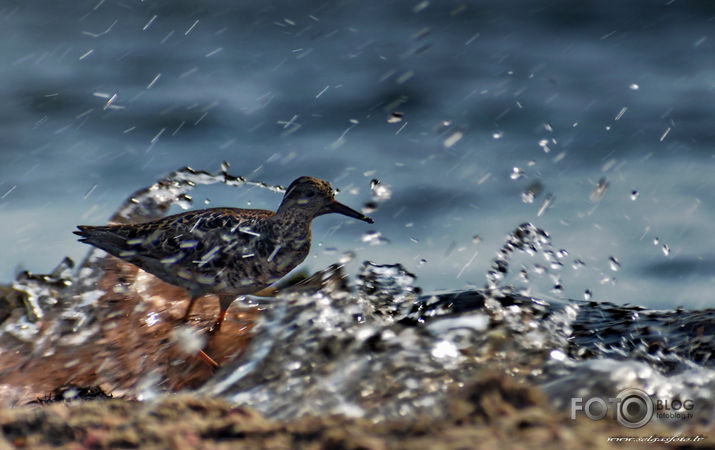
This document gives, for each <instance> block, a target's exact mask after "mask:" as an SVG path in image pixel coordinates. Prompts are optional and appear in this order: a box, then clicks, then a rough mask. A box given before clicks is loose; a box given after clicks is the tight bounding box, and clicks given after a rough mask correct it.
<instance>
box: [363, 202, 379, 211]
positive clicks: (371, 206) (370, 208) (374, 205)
mask: <svg viewBox="0 0 715 450" xmlns="http://www.w3.org/2000/svg"><path fill="white" fill-rule="evenodd" d="M376 210H377V203H375V202H367V203H365V204H364V205H362V209H361V212H362V213H363V214H372V213H374V212H375V211H376Z"/></svg>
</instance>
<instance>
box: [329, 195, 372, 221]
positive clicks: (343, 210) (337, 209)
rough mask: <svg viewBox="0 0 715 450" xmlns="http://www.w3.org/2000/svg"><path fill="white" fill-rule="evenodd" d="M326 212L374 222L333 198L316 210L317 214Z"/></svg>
mask: <svg viewBox="0 0 715 450" xmlns="http://www.w3.org/2000/svg"><path fill="white" fill-rule="evenodd" d="M328 213H338V214H342V215H345V216H348V217H354V218H355V219H359V220H362V221H363V222H367V223H375V221H374V220H372V219H371V218H369V217H368V216H366V215H364V214H362V213H359V212H357V211H355V210H354V209H352V208H351V207H349V206H345V205H343V204H342V203H340V202H338V201H336V200H335V199H333V200H331V201H330V203H328V204H327V205H325V206H323V207H322V208H321V209H320V211H319V212H318V215H320V214H328Z"/></svg>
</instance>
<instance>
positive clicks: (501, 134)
mask: <svg viewBox="0 0 715 450" xmlns="http://www.w3.org/2000/svg"><path fill="white" fill-rule="evenodd" d="M503 136H504V133H503V132H501V131H495V132H494V133H492V137H493V138H494V139H501V138H502V137H503Z"/></svg>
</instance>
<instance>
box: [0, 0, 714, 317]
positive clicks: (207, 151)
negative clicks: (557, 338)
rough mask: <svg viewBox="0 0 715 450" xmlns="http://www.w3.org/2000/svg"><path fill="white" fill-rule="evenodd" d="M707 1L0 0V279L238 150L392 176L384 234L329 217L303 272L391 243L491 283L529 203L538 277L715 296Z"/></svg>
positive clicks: (475, 282)
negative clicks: (544, 247) (173, 175)
mask: <svg viewBox="0 0 715 450" xmlns="http://www.w3.org/2000/svg"><path fill="white" fill-rule="evenodd" d="M714 23H715V5H713V3H712V2H709V1H690V2H685V1H666V0H662V1H660V2H652V1H631V2H620V3H617V2H609V3H593V4H588V5H584V4H576V3H573V2H569V1H566V0H564V1H550V2H530V1H520V2H510V3H509V6H504V5H503V4H502V2H498V1H481V2H476V1H475V2H435V1H433V2H426V1H423V2H420V1H417V0H415V1H410V2H407V1H400V2H340V3H331V2H328V3H318V2H307V1H300V2H296V1H284V2H260V3H255V2H253V3H247V4H240V5H236V4H235V2H230V1H209V2H200V3H197V2H189V1H158V2H156V1H143V2H140V1H124V2H120V1H112V0H104V1H101V0H91V1H77V2H71V3H67V2H52V1H38V2H15V1H5V2H3V3H0V25H1V29H2V32H0V33H1V34H2V39H0V56H2V63H1V64H0V95H1V96H2V98H3V102H2V105H0V143H1V145H2V151H1V152H0V218H1V220H0V223H1V225H0V231H2V232H1V233H0V246H1V247H2V248H3V252H2V258H0V279H3V280H11V279H12V278H13V274H14V271H15V270H16V266H17V265H21V266H22V267H24V268H28V269H30V270H32V271H35V272H47V271H49V270H50V269H51V268H52V267H54V266H55V264H56V263H57V261H59V260H60V259H61V258H62V257H63V256H65V255H69V256H72V257H73V258H75V259H81V258H82V256H83V255H84V254H85V252H86V250H87V249H86V248H85V247H84V246H82V245H81V244H79V243H77V242H76V241H75V240H74V237H73V235H72V234H71V230H72V229H73V228H74V226H75V225H77V224H80V223H82V224H100V223H104V222H106V221H107V219H108V217H109V216H110V215H111V213H112V212H113V211H114V210H116V208H117V207H118V205H119V204H120V203H121V202H122V201H123V200H124V199H125V198H126V196H127V195H128V194H129V193H131V192H133V191H134V190H136V189H138V188H141V187H144V186H147V185H150V184H151V183H153V182H154V181H155V180H156V179H158V178H160V177H161V176H163V175H165V174H166V173H168V172H170V171H172V170H175V169H177V168H179V167H182V166H185V165H191V166H193V167H195V168H197V169H206V170H210V171H212V172H213V171H216V170H217V169H218V167H219V165H220V163H221V161H228V162H229V163H230V164H231V172H232V173H235V174H240V175H243V176H246V177H248V178H250V179H253V180H258V181H265V182H267V183H270V184H282V185H287V184H288V183H290V181H292V180H293V179H294V178H296V177H297V176H300V175H312V176H316V177H320V178H324V179H327V180H329V181H330V182H331V183H332V184H333V185H334V187H336V188H339V189H341V193H340V194H339V198H340V200H341V201H343V202H344V203H347V204H350V205H353V206H357V207H359V206H361V205H363V204H364V203H366V202H369V201H371V195H370V181H371V180H372V179H374V178H376V179H378V180H380V181H381V182H382V184H383V185H387V186H389V190H390V193H391V195H390V198H389V199H385V197H387V196H386V195H385V196H383V197H382V198H380V199H379V200H381V201H379V202H378V203H379V204H378V209H377V211H376V212H374V213H373V215H374V217H375V220H376V223H375V225H374V227H373V228H369V230H372V231H377V232H380V233H381V236H382V237H384V238H385V239H373V240H369V239H368V241H367V242H364V241H363V238H362V236H363V233H364V232H365V231H366V229H365V227H363V226H361V225H363V224H357V223H353V222H352V221H350V220H349V219H345V220H343V219H341V218H338V217H324V218H320V219H318V220H317V221H316V223H315V226H314V239H315V242H316V245H315V246H314V248H313V250H312V257H311V258H309V260H308V261H307V262H306V263H305V264H306V266H307V267H309V268H310V269H321V268H324V267H326V266H327V265H328V264H329V263H331V262H334V261H335V260H337V259H338V258H339V257H340V255H341V254H342V253H343V252H345V251H351V250H352V251H355V252H356V253H357V257H356V258H355V259H354V262H353V263H351V265H348V267H347V268H346V271H347V272H352V273H355V272H357V270H358V268H359V263H360V262H361V261H362V260H365V259H369V260H371V261H376V262H379V263H395V262H399V263H402V264H403V265H404V266H405V267H407V268H408V269H409V270H410V271H412V272H414V273H415V274H417V275H418V277H419V280H420V284H421V286H422V287H423V289H425V291H428V292H435V291H439V290H440V289H444V290H447V291H454V290H458V289H461V288H465V287H470V286H477V287H482V286H483V285H484V284H485V281H486V280H485V274H486V273H487V270H488V268H489V266H490V264H491V260H492V259H493V256H494V254H495V252H496V251H497V250H498V249H499V248H500V247H501V246H502V244H503V243H504V239H505V236H506V235H507V234H508V233H510V232H511V231H512V230H513V229H514V228H515V227H516V226H517V225H519V224H521V223H524V222H532V223H534V224H536V225H537V226H539V227H540V228H542V229H544V230H546V231H548V233H549V234H550V235H551V238H552V242H553V245H554V247H555V250H559V249H564V250H566V252H567V254H563V256H562V257H561V258H559V259H558V261H557V262H560V263H561V264H562V265H563V267H562V268H559V267H558V265H556V266H551V264H552V263H553V261H548V260H545V259H544V258H543V256H542V255H541V254H539V255H536V256H535V257H533V258H529V257H523V258H522V259H521V260H519V261H515V262H513V263H512V264H513V267H514V268H520V266H521V265H523V266H524V268H525V270H526V272H527V275H528V278H529V282H528V283H527V282H526V281H523V280H520V279H519V278H518V276H516V275H517V274H518V272H519V270H512V272H511V273H512V274H514V277H513V279H511V280H507V282H508V283H507V284H512V285H514V286H517V287H519V286H520V287H523V288H524V289H529V291H525V293H528V294H531V295H535V296H540V297H542V298H544V297H555V298H576V299H581V298H583V297H584V292H585V291H586V290H589V291H590V292H591V293H592V297H591V299H592V300H596V301H611V302H614V303H618V304H623V303H633V304H643V305H646V306H648V307H651V308H672V307H675V306H677V305H684V306H686V307H688V308H705V307H708V306H712V305H713V303H714V300H715V298H714V297H713V293H712V292H713V288H714V287H715V247H713V245H712V243H713V230H714V228H713V225H712V223H713V221H715V196H714V195H713V192H714V190H715V184H714V183H715V182H714V181H713V176H712V175H713V173H715V153H714V150H713V148H715V147H714V145H713V144H715V127H713V117H715V102H714V101H713V97H714V94H715V64H714V63H713V62H714V61H715V51H714V49H713V45H714V43H713V42H714V40H715V37H714V36H713V33H712V30H713V25H714ZM395 113H399V114H395ZM515 168H516V169H515ZM601 179H603V181H602V182H601V183H600V184H601V186H602V187H606V186H607V187H606V188H605V191H604V190H603V189H600V190H599V189H598V188H597V186H598V185H599V180H601ZM529 188H531V190H532V191H534V197H535V198H534V200H533V203H528V202H524V201H523V200H522V194H523V193H524V192H525V191H527V190H529ZM634 191H635V192H634ZM193 194H194V199H195V202H194V206H195V207H201V206H203V205H204V204H205V203H208V204H210V205H211V206H219V205H232V206H240V207H245V206H247V205H249V204H250V205H251V207H259V208H271V209H273V208H275V207H276V206H277V204H278V203H279V200H280V196H279V195H277V194H275V193H271V192H269V191H265V190H261V189H257V188H254V189H249V188H245V187H244V188H230V187H227V186H224V185H214V186H210V187H202V188H200V189H197V190H196V191H195V192H194V193H193ZM527 197H528V196H527ZM208 199H210V202H209V201H208ZM547 199H551V202H550V205H547V207H546V208H543V206H544V202H545V201H546V200H547ZM527 200H528V198H527ZM547 203H549V202H547ZM540 210H541V214H539V212H540ZM475 236H479V238H480V239H474V237H475ZM368 237H369V236H368ZM475 241H477V242H476V243H475ZM321 242H322V245H317V244H319V243H321ZM371 243H379V244H381V245H370V244H371ZM609 258H614V260H615V261H617V262H616V263H614V262H612V261H609ZM577 260H580V261H582V262H583V263H584V264H585V265H581V264H579V263H578V262H577ZM538 265H541V266H547V268H548V269H549V270H543V271H542V269H541V268H539V267H538ZM574 266H575V267H577V269H574ZM541 272H543V274H541ZM554 286H561V287H562V288H561V289H555V290H554Z"/></svg>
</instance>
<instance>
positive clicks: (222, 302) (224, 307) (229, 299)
mask: <svg viewBox="0 0 715 450" xmlns="http://www.w3.org/2000/svg"><path fill="white" fill-rule="evenodd" d="M234 300H236V297H235V296H233V295H219V297H218V303H219V306H220V308H221V311H220V312H219V316H218V320H217V321H216V323H214V325H213V326H212V327H211V331H210V333H211V334H213V333H216V332H218V330H219V328H221V324H222V323H223V320H224V319H225V318H226V312H227V311H228V307H229V306H231V303H233V301H234Z"/></svg>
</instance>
